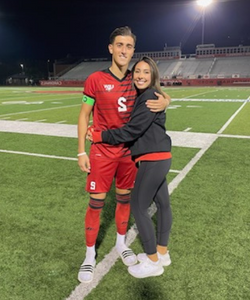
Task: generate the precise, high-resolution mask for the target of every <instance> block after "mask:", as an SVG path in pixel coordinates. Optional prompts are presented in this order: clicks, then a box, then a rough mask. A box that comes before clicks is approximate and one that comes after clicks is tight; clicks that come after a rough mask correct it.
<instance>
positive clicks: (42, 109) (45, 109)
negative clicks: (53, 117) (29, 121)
mask: <svg viewBox="0 0 250 300" xmlns="http://www.w3.org/2000/svg"><path fill="white" fill-rule="evenodd" d="M81 105H82V104H81V103H80V104H74V105H66V106H58V107H51V108H41V109H36V110H28V111H20V112H16V113H9V114H3V115H0V118H1V117H5V116H15V115H21V114H29V113H35V112H38V111H47V110H55V109H62V108H68V107H74V106H81Z"/></svg>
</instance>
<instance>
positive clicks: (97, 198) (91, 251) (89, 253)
mask: <svg viewBox="0 0 250 300" xmlns="http://www.w3.org/2000/svg"><path fill="white" fill-rule="evenodd" d="M105 197H106V194H105V193H100V194H90V201H89V206H88V208H87V211H86V215H85V238H86V246H87V249H86V256H85V260H84V261H83V263H82V265H81V267H80V270H79V273H78V280H79V281H80V282H85V283H88V282H91V281H92V279H93V272H94V268H95V264H96V260H95V256H96V251H95V244H96V239H97V236H98V232H99V228H100V215H101V211H102V208H103V206H104V199H105Z"/></svg>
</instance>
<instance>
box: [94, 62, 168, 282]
mask: <svg viewBox="0 0 250 300" xmlns="http://www.w3.org/2000/svg"><path fill="white" fill-rule="evenodd" d="M132 75H133V82H134V85H135V88H136V90H137V95H138V97H137V99H136V101H135V105H134V109H133V111H132V114H131V119H130V121H129V122H128V123H127V124H126V125H125V126H123V127H121V128H117V129H113V130H107V131H98V129H95V130H94V131H93V132H92V137H93V142H94V143H98V142H102V143H108V144H111V145H116V144H120V143H125V142H127V143H129V147H130V150H131V154H132V158H133V160H134V161H135V162H136V163H137V166H138V172H137V176H136V180H135V186H134V189H133V192H132V198H131V209H132V213H133V215H134V218H135V222H136V225H137V228H138V231H139V235H140V238H141V241H142V244H143V248H144V251H145V253H141V254H138V260H139V262H140V263H139V264H137V265H134V266H130V267H129V268H128V271H129V273H130V274H131V275H132V276H134V277H136V278H145V277H150V276H158V275H161V274H162V273H163V272H164V269H163V266H167V265H169V264H170V263H171V260H170V256H169V252H168V248H167V245H168V239H169V234H170V229H171V225H172V212H171V207H170V200H169V193H168V186H167V182H166V175H167V173H168V172H169V169H170V165H171V152H170V151H171V139H170V137H169V136H168V135H167V134H166V128H165V121H166V114H165V112H159V113H153V112H151V111H150V110H149V109H148V108H147V107H146V105H145V102H146V101H147V100H148V99H156V96H155V94H154V93H155V92H158V93H161V94H164V93H163V92H162V90H161V88H160V80H159V72H158V69H157V66H156V64H155V62H154V61H153V60H152V59H151V58H149V57H142V58H141V59H140V60H139V61H137V62H136V63H135V65H134V66H133V68H132ZM125 100H126V99H125ZM152 201H154V202H155V204H156V206H157V235H155V230H154V226H153V223H152V220H151V218H150V216H149V214H148V208H149V206H150V204H151V202H152Z"/></svg>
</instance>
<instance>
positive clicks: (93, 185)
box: [90, 181, 95, 191]
mask: <svg viewBox="0 0 250 300" xmlns="http://www.w3.org/2000/svg"><path fill="white" fill-rule="evenodd" d="M90 189H91V190H92V191H94V190H95V181H91V182H90Z"/></svg>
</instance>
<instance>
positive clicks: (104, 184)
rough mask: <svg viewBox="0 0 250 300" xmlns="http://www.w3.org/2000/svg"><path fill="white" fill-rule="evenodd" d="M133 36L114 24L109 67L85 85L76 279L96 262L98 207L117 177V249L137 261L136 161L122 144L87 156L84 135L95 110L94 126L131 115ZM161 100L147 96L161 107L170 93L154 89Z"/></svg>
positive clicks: (89, 274) (84, 278)
mask: <svg viewBox="0 0 250 300" xmlns="http://www.w3.org/2000/svg"><path fill="white" fill-rule="evenodd" d="M135 42H136V37H135V35H134V34H133V33H132V32H131V30H130V28H129V27H127V26H126V27H120V28H117V29H115V30H114V31H113V32H112V33H111V35H110V44H109V45H108V49H109V52H110V54H111V55H112V64H111V67H110V68H109V69H107V70H104V71H98V72H95V73H93V74H91V75H90V76H89V77H88V79H87V80H86V82H85V85H84V96H83V104H82V108H81V111H80V115H79V121H78V152H79V153H78V164H79V167H80V169H81V170H82V171H84V172H87V173H88V176H87V183H86V191H87V192H89V196H90V199H89V206H88V208H87V211H86V215H85V238H86V246H87V249H86V257H85V260H84V261H83V263H82V265H81V267H80V270H79V273H78V280H79V281H81V282H85V283H87V282H91V281H92V279H93V272H94V268H95V264H96V260H95V256H96V250H95V243H96V239H97V236H98V232H99V226H100V213H101V211H102V208H103V206H104V200H105V198H106V194H107V192H108V191H109V190H110V188H111V184H112V181H113V179H114V178H115V186H116V201H117V204H116V211H115V222H116V227H117V238H116V249H117V251H118V253H119V255H120V257H121V259H122V261H123V263H124V264H125V265H126V266H131V265H134V264H136V262H137V257H136V255H135V254H134V253H133V251H132V250H131V249H129V248H128V247H127V246H126V244H125V235H126V232H127V225H128V220H129V216H130V192H131V189H132V188H133V186H134V180H135V176H136V171H137V169H136V167H135V164H134V162H133V161H132V159H131V155H130V150H129V149H128V147H127V146H126V145H124V144H120V145H115V146H111V145H105V144H97V145H91V149H90V154H89V156H88V155H87V154H86V152H85V139H86V135H87V130H88V125H89V119H90V115H91V113H93V124H94V126H95V128H96V129H99V130H107V129H113V128H119V127H121V126H122V125H124V124H126V123H127V122H128V120H129V118H130V114H131V111H132V108H133V106H134V101H135V98H136V91H135V89H134V87H133V84H132V78H131V73H130V71H128V66H129V63H130V61H131V59H132V56H133V54H134V48H135ZM158 96H159V100H158V101H155V100H152V101H151V103H150V101H149V106H148V107H149V109H151V110H153V111H162V110H164V109H165V108H166V107H167V105H168V103H169V98H168V97H166V99H165V98H164V97H163V96H162V95H160V94H158Z"/></svg>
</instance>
